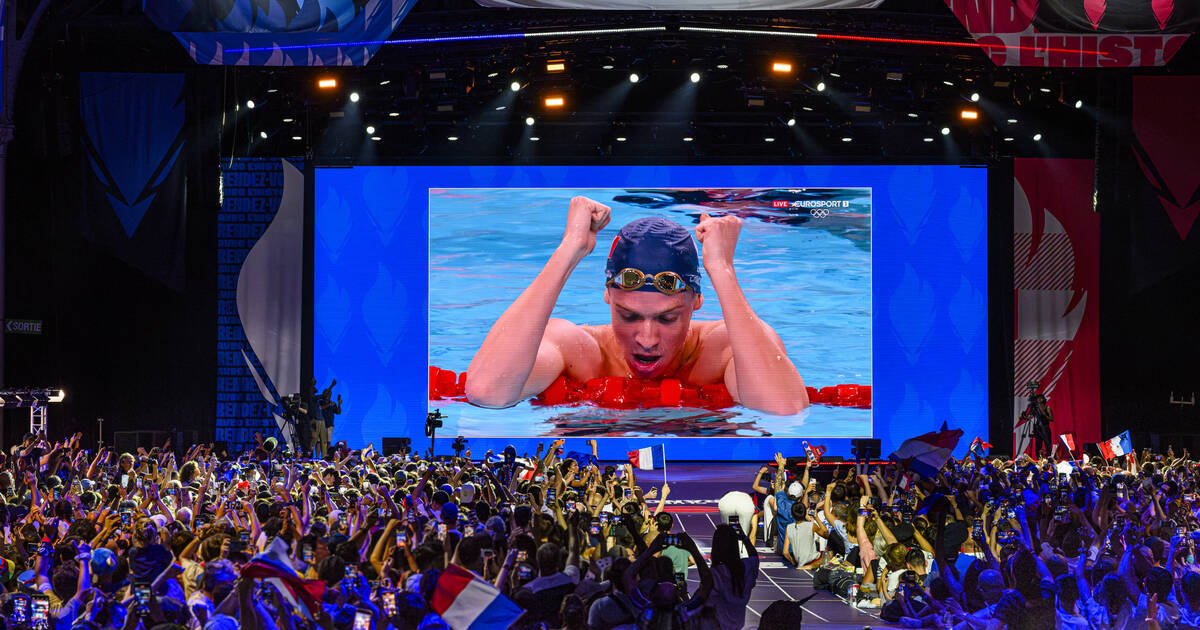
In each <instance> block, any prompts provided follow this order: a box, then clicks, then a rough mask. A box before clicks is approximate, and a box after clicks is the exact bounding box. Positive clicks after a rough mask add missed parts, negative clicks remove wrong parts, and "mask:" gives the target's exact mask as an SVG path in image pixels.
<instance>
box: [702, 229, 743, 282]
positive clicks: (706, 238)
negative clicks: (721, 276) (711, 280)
mask: <svg viewBox="0 0 1200 630" xmlns="http://www.w3.org/2000/svg"><path fill="white" fill-rule="evenodd" d="M741 231H742V220H741V219H739V218H737V217H735V216H733V215H726V216H723V217H710V216H708V215H707V214H702V215H700V224H699V225H697V226H696V240H697V241H699V242H700V245H701V249H700V252H701V256H702V260H703V261H704V270H705V271H707V272H708V275H710V276H711V275H713V274H715V273H721V272H723V271H732V270H733V250H734V249H736V248H737V241H738V234H740V233H741Z"/></svg>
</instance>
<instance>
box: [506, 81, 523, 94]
mask: <svg viewBox="0 0 1200 630" xmlns="http://www.w3.org/2000/svg"><path fill="white" fill-rule="evenodd" d="M508 89H510V90H512V91H513V92H520V91H521V84H520V83H519V82H517V81H513V82H512V83H509V84H508Z"/></svg>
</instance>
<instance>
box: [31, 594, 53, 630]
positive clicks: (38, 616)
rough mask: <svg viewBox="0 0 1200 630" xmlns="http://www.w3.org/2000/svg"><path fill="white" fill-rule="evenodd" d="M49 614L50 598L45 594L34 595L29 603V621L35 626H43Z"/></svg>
mask: <svg viewBox="0 0 1200 630" xmlns="http://www.w3.org/2000/svg"><path fill="white" fill-rule="evenodd" d="M49 616H50V598H49V597H46V596H45V595H34V596H33V598H32V600H31V602H30V605H29V621H30V623H32V624H33V627H35V628H45V627H46V619H47V618H48V617H49Z"/></svg>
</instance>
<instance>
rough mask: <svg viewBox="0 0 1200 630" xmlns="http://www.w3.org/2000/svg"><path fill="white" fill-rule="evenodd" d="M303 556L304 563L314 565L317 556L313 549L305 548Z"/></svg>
mask: <svg viewBox="0 0 1200 630" xmlns="http://www.w3.org/2000/svg"><path fill="white" fill-rule="evenodd" d="M303 555H304V562H306V563H308V564H312V563H313V560H316V554H315V553H313V548H312V547H311V546H305V547H304V552H303Z"/></svg>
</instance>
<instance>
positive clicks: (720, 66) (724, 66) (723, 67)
mask: <svg viewBox="0 0 1200 630" xmlns="http://www.w3.org/2000/svg"><path fill="white" fill-rule="evenodd" d="M728 69H729V64H727V63H719V64H717V70H728Z"/></svg>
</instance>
